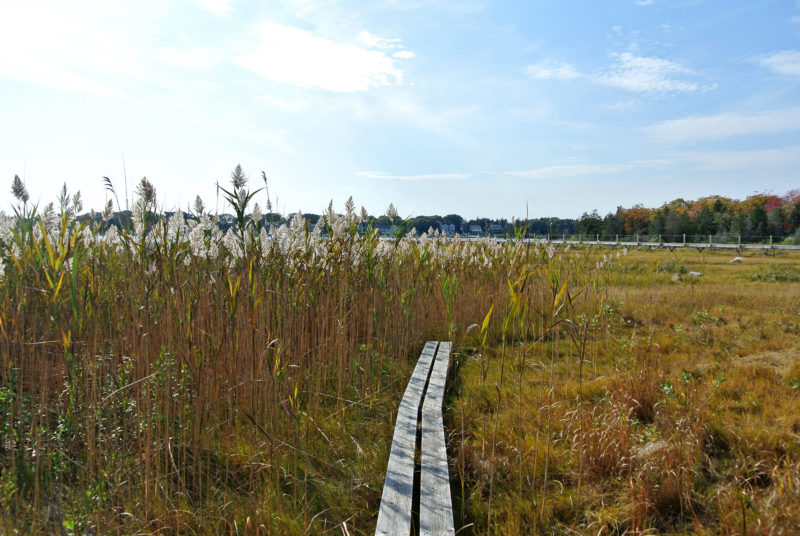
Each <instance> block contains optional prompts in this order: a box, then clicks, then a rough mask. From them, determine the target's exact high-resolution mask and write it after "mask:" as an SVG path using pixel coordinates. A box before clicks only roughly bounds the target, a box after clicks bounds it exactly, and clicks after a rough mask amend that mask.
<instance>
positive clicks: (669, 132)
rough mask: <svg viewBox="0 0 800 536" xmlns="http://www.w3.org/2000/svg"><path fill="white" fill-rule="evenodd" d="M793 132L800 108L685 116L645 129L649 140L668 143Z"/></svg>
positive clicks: (798, 125) (799, 121)
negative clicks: (650, 137) (751, 112)
mask: <svg viewBox="0 0 800 536" xmlns="http://www.w3.org/2000/svg"><path fill="white" fill-rule="evenodd" d="M796 130H800V107H794V108H785V109H782V110H771V111H767V112H761V113H755V114H741V113H733V112H726V113H721V114H716V115H706V116H694V117H685V118H682V119H671V120H669V121H662V122H661V123H656V124H655V125H652V126H650V127H647V128H646V131H647V132H648V133H649V134H650V135H651V136H652V137H654V138H656V139H657V140H660V141H667V142H694V141H701V140H718V139H723V138H731V137H733V136H745V135H754V134H773V133H776V132H789V131H796Z"/></svg>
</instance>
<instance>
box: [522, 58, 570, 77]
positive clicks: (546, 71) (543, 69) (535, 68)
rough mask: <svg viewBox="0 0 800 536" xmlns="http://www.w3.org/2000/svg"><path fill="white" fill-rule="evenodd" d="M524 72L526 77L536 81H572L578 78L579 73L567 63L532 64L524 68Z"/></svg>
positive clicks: (546, 62)
mask: <svg viewBox="0 0 800 536" xmlns="http://www.w3.org/2000/svg"><path fill="white" fill-rule="evenodd" d="M524 72H525V74H526V75H528V77H530V78H533V79H536V80H547V79H555V80H572V79H573V78H578V77H579V76H580V73H579V72H578V71H576V70H575V68H574V67H572V65H570V64H569V63H559V62H555V61H545V62H541V63H534V64H531V65H528V66H527V67H525V69H524Z"/></svg>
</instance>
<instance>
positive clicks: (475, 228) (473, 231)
mask: <svg viewBox="0 0 800 536" xmlns="http://www.w3.org/2000/svg"><path fill="white" fill-rule="evenodd" d="M468 230H469V234H470V235H471V236H478V235H480V234H481V233H483V229H481V226H480V225H477V224H475V223H471V224H470V225H469V228H468Z"/></svg>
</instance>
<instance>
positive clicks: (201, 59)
mask: <svg viewBox="0 0 800 536" xmlns="http://www.w3.org/2000/svg"><path fill="white" fill-rule="evenodd" d="M155 56H156V57H157V58H158V59H159V60H161V61H162V62H163V63H166V64H168V65H171V66H173V67H180V68H182V69H187V70H190V71H208V70H210V69H213V68H214V67H216V66H217V65H219V64H220V63H222V62H223V61H224V57H223V55H222V54H221V53H220V52H219V51H217V50H214V49H210V48H206V47H186V48H181V47H174V46H173V47H162V48H159V49H157V50H156V51H155Z"/></svg>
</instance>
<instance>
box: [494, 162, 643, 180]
mask: <svg viewBox="0 0 800 536" xmlns="http://www.w3.org/2000/svg"><path fill="white" fill-rule="evenodd" d="M632 167H633V166H632V165H631V164H557V165H553V166H543V167H538V168H533V169H528V170H524V171H506V172H505V173H503V175H507V176H509V177H519V178H523V179H539V180H545V179H559V178H565V177H578V176H581V175H612V174H614V173H621V172H623V171H628V170H629V169H631V168H632Z"/></svg>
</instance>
